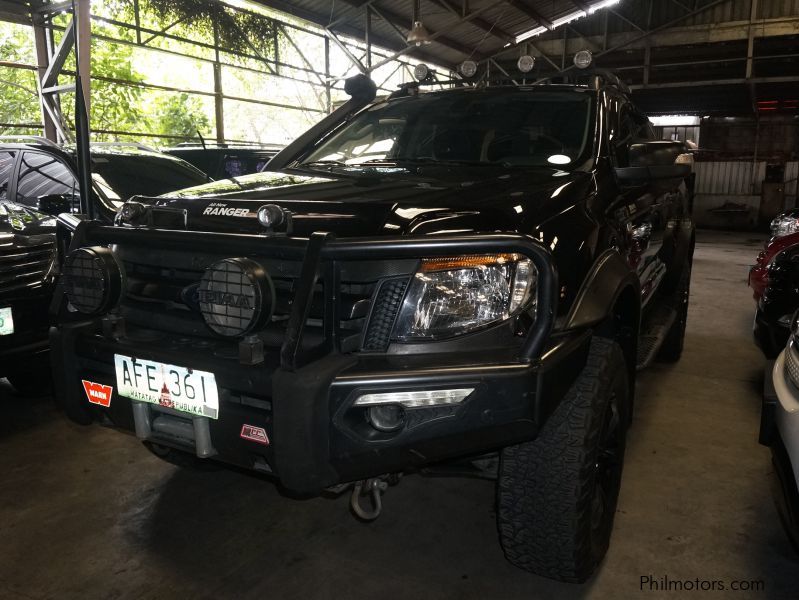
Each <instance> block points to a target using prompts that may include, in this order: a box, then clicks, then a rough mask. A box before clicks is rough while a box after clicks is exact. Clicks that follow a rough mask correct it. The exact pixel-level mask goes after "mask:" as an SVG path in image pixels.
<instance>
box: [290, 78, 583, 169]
mask: <svg viewBox="0 0 799 600" xmlns="http://www.w3.org/2000/svg"><path fill="white" fill-rule="evenodd" d="M591 99H592V96H591V95H590V94H587V93H578V92H570V91H569V92H565V91H564V92H531V91H520V90H498V91H487V90H474V91H471V90H470V91H464V92H463V93H457V92H452V93H441V94H437V93H429V94H419V95H417V96H411V97H407V98H398V99H395V100H391V101H386V102H381V103H379V104H376V105H374V106H372V107H371V108H369V109H367V110H365V111H364V112H362V113H360V114H359V115H357V116H356V117H355V118H354V119H353V120H352V121H351V122H350V123H348V124H347V125H346V126H344V128H343V129H342V130H341V131H338V132H337V133H335V134H334V135H333V136H332V137H331V138H330V139H328V140H326V141H325V142H324V143H322V144H321V145H320V146H319V147H318V148H317V149H316V150H314V151H313V152H312V153H311V154H309V155H308V156H306V157H305V159H304V160H303V161H302V163H301V164H303V165H311V166H314V165H323V164H324V165H328V166H330V167H331V168H333V167H334V166H336V165H340V166H344V165H347V166H358V165H363V166H364V167H366V166H367V164H368V163H381V162H383V163H384V162H389V163H399V162H402V161H411V162H425V163H437V162H440V163H445V164H452V163H455V164H457V163H463V164H469V165H481V164H485V165H491V164H502V165H506V166H522V167H525V166H549V167H553V166H556V167H557V168H564V167H565V168H568V165H570V164H573V163H575V161H576V160H577V158H578V157H580V156H581V155H582V154H583V151H584V150H585V146H586V142H587V140H588V134H589V129H590V127H589V125H590V120H591V119H590V115H591Z"/></svg>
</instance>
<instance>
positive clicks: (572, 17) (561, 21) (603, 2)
mask: <svg viewBox="0 0 799 600" xmlns="http://www.w3.org/2000/svg"><path fill="white" fill-rule="evenodd" d="M619 2H621V0H599V1H598V2H592V3H591V4H589V5H588V6H587V7H586V10H576V11H574V12H571V13H569V14H567V15H565V16H563V17H559V18H557V19H555V20H554V21H552V29H556V28H558V27H560V26H561V25H566V24H567V23H571V22H572V21H576V20H577V19H581V18H582V17H585V16H588V15H593V14H594V13H595V12H597V11H598V10H602V9H603V8H608V7H609V6H613V5H614V4H618V3H619ZM546 31H549V30H548V29H547V28H546V27H543V26H538V27H536V28H534V29H531V30H530V31H525V32H524V33H520V34H519V35H517V36H516V39H515V40H514V42H515V43H517V44H518V43H519V42H523V41H524V40H529V39H530V38H532V37H535V36H537V35H541V34H542V33H544V32H546Z"/></svg>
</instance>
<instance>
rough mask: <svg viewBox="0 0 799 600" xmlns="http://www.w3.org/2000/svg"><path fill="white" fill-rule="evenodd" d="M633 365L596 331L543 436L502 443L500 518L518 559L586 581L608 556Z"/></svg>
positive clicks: (548, 573) (504, 538) (505, 542)
mask: <svg viewBox="0 0 799 600" xmlns="http://www.w3.org/2000/svg"><path fill="white" fill-rule="evenodd" d="M628 373H629V372H628V369H627V365H626V363H625V360H624V355H623V353H622V350H621V347H620V346H619V345H618V344H617V343H616V342H614V341H613V340H610V339H605V338H594V339H593V340H592V342H591V349H590V353H589V357H588V361H587V364H586V366H585V368H584V369H583V371H582V373H581V374H580V376H579V377H578V379H577V381H576V382H575V383H574V385H573V386H572V388H571V389H570V390H569V392H568V394H567V395H566V397H565V398H564V399H563V400H562V401H561V403H560V405H559V406H558V408H557V409H556V410H555V412H554V413H553V414H552V416H551V417H550V418H549V420H548V421H547V422H546V423H545V424H544V427H543V428H542V430H541V433H540V435H539V437H538V438H536V439H535V440H533V441H530V442H525V443H523V444H519V445H517V446H510V447H508V448H505V449H504V450H503V451H502V454H501V458H500V467H499V478H498V482H497V522H498V527H499V537H500V541H501V543H502V548H503V550H504V551H505V556H506V557H507V558H508V560H509V561H510V562H511V563H513V564H514V565H516V566H518V567H520V568H522V569H524V570H526V571H531V572H533V573H537V574H539V575H543V576H545V577H550V578H553V579H559V580H562V581H573V582H582V581H585V580H586V579H588V577H589V576H590V575H591V573H593V571H594V569H595V568H596V566H597V564H598V563H599V562H600V561H601V560H602V558H603V557H604V556H605V553H606V552H607V549H608V545H609V542H610V534H611V530H612V528H613V518H614V516H615V513H616V503H617V500H618V496H619V488H620V486H621V473H622V467H623V464H624V449H625V443H626V433H627V425H628V423H629V410H630V408H629V406H630V389H629V379H628V377H629V374H628Z"/></svg>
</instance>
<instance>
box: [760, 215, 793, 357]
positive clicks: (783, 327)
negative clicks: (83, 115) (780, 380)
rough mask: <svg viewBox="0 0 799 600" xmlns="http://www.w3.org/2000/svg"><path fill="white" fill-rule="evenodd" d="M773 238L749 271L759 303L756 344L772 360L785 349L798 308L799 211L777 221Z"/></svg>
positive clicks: (783, 216)
mask: <svg viewBox="0 0 799 600" xmlns="http://www.w3.org/2000/svg"><path fill="white" fill-rule="evenodd" d="M771 236H772V237H771V239H770V240H769V241H768V242H767V243H766V246H765V248H764V249H763V250H762V251H761V252H760V253H759V254H758V256H757V260H756V262H755V265H754V266H753V267H752V268H751V269H750V270H749V287H751V288H752V292H753V297H754V299H755V302H757V311H756V313H755V320H754V326H753V334H754V338H755V343H756V344H757V345H758V346H759V347H760V349H761V350H762V351H763V353H764V354H765V355H766V357H767V358H770V359H773V358H776V356H777V355H778V354H779V353H780V352H781V351H782V350H783V349H784V348H785V344H786V343H787V341H788V336H789V333H790V331H789V330H790V324H791V316H792V315H793V311H794V310H795V309H796V307H797V306H799V209H792V210H790V211H786V212H785V213H783V214H782V215H780V216H778V217H777V218H776V219H774V220H773V221H772V223H771Z"/></svg>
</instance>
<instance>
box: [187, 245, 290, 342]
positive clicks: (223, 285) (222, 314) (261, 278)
mask: <svg viewBox="0 0 799 600" xmlns="http://www.w3.org/2000/svg"><path fill="white" fill-rule="evenodd" d="M198 295H199V302H200V312H202V315H203V319H205V324H206V325H207V326H208V327H209V328H210V329H211V331H214V332H215V333H218V334H219V335H223V336H225V337H239V336H243V335H246V334H248V333H251V332H253V331H255V330H256V329H258V328H260V327H263V326H264V325H265V324H266V322H267V321H268V320H269V319H270V318H271V316H272V309H273V298H274V297H275V288H274V285H273V284H272V279H271V278H270V277H269V275H268V274H267V272H266V271H264V269H263V267H262V266H261V265H259V264H258V263H257V262H255V261H254V260H250V259H249V258H227V259H225V260H222V261H220V262H218V263H215V264H213V265H211V266H210V267H208V268H207V269H206V271H205V273H204V274H203V278H202V281H201V282H200V288H199V290H198Z"/></svg>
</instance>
